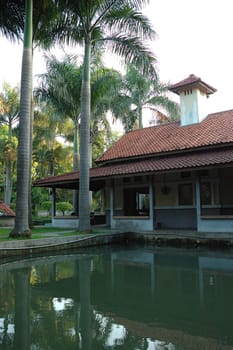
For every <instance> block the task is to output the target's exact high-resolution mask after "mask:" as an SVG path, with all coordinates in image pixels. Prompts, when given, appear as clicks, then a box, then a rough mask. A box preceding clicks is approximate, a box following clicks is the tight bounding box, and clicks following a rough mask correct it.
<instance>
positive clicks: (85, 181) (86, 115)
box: [79, 38, 91, 232]
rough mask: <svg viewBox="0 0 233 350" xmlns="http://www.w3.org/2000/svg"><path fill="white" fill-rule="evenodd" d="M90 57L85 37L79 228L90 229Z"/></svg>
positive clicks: (86, 230) (89, 42) (87, 39)
mask: <svg viewBox="0 0 233 350" xmlns="http://www.w3.org/2000/svg"><path fill="white" fill-rule="evenodd" d="M90 57H91V41H90V39H89V38H86V39H85V53H84V62H83V78H82V90H81V125H80V180H79V181H80V182H79V184H80V186H79V230H80V231H81V232H89V231H90V203H89V159H90V101H91V93H90Z"/></svg>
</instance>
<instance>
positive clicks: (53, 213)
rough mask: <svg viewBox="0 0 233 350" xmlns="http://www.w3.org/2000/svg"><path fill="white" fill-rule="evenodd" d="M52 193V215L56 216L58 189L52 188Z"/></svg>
mask: <svg viewBox="0 0 233 350" xmlns="http://www.w3.org/2000/svg"><path fill="white" fill-rule="evenodd" d="M51 192H52V193H51V194H52V216H53V217H54V216H56V189H55V188H54V187H53V188H52V190H51Z"/></svg>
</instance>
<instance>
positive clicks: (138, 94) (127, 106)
mask: <svg viewBox="0 0 233 350" xmlns="http://www.w3.org/2000/svg"><path fill="white" fill-rule="evenodd" d="M167 86H168V84H166V83H162V82H160V81H159V77H158V76H157V77H156V78H154V79H148V77H146V76H145V75H143V74H141V72H140V71H138V69H136V68H135V67H134V66H133V65H128V66H127V71H126V74H125V76H124V77H123V79H122V83H121V86H120V88H119V92H118V94H117V95H116V97H115V103H113V113H114V116H115V117H118V118H120V119H121V121H122V123H123V126H124V128H125V131H129V130H131V129H132V128H133V127H134V125H135V123H138V127H139V128H142V127H143V123H142V115H143V110H144V109H149V110H150V111H151V112H153V111H156V110H157V109H158V108H162V109H163V110H165V111H166V112H167V113H168V119H170V120H171V119H174V118H175V119H177V118H179V107H178V104H177V103H175V102H173V101H172V100H171V99H169V97H168V88H167Z"/></svg>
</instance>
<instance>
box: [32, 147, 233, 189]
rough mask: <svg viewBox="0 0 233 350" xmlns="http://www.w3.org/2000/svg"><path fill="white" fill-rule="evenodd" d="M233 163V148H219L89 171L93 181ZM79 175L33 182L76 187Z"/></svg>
mask: <svg viewBox="0 0 233 350" xmlns="http://www.w3.org/2000/svg"><path fill="white" fill-rule="evenodd" d="M224 164H233V149H218V150H208V151H199V152H192V153H189V152H186V153H184V154H179V155H177V154H176V155H169V156H167V157H157V158H147V159H144V160H135V161H132V162H127V163H121V164H113V165H107V166H101V167H96V168H92V169H90V180H91V182H92V181H95V180H101V179H104V178H107V177H111V176H122V175H134V174H138V175H139V174H143V173H144V174H145V173H151V172H152V173H156V172H161V171H169V170H186V169H192V168H204V167H209V166H215V165H218V166H221V165H224ZM78 180H79V172H72V173H69V174H63V175H58V176H53V177H49V178H46V179H40V180H37V181H35V182H34V185H35V186H39V187H43V186H44V187H53V186H54V187H66V186H65V184H76V185H77V183H78Z"/></svg>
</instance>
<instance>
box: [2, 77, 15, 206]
mask: <svg viewBox="0 0 233 350" xmlns="http://www.w3.org/2000/svg"><path fill="white" fill-rule="evenodd" d="M18 120H19V89H18V87H14V88H12V87H11V86H10V85H9V84H7V83H6V82H5V83H4V85H3V92H2V93H0V125H1V124H2V125H6V126H7V128H8V138H7V142H6V144H5V147H4V155H5V162H6V180H5V192H4V202H5V203H6V204H7V205H8V206H10V203H11V191H12V173H11V172H12V164H11V163H12V160H13V158H14V156H15V143H14V142H13V141H12V129H13V127H14V125H15V124H16V123H17V122H18Z"/></svg>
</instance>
